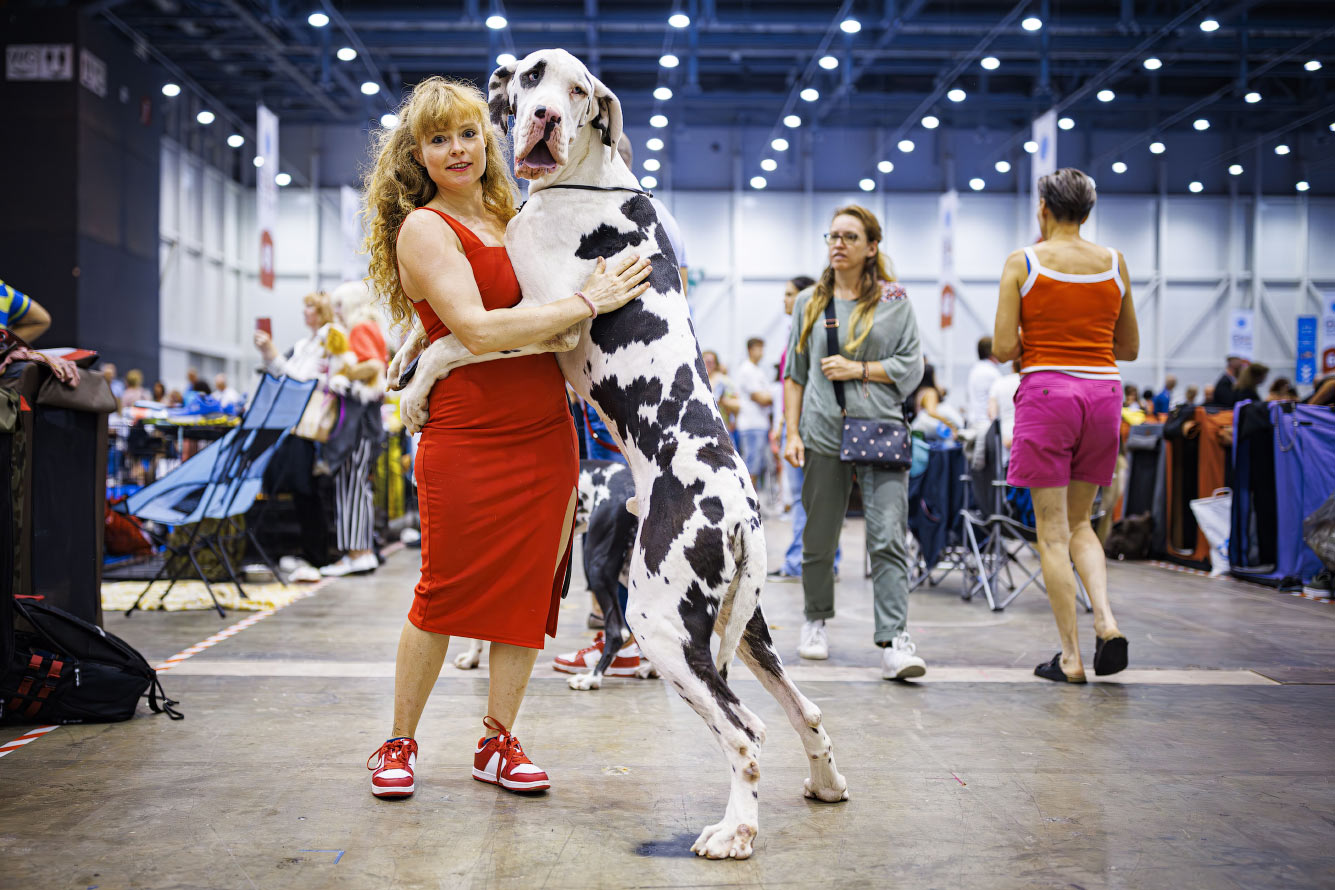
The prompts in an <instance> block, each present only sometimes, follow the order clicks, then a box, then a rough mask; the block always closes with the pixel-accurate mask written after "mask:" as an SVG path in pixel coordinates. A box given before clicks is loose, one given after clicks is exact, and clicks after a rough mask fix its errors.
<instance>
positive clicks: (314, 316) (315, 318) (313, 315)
mask: <svg viewBox="0 0 1335 890" xmlns="http://www.w3.org/2000/svg"><path fill="white" fill-rule="evenodd" d="M301 318H302V320H303V321H305V322H306V327H308V328H310V329H311V330H312V331H314V330H316V329H318V328H319V327H320V310H319V309H316V308H315V304H314V303H306V304H305V306H304V308H303V309H302V313H301Z"/></svg>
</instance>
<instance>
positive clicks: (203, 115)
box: [195, 109, 216, 127]
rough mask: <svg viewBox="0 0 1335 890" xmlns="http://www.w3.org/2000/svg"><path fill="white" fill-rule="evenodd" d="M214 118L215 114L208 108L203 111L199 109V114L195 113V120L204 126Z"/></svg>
mask: <svg viewBox="0 0 1335 890" xmlns="http://www.w3.org/2000/svg"><path fill="white" fill-rule="evenodd" d="M215 118H216V116H215V115H214V113H213V112H212V111H209V110H208V109H205V110H204V111H201V112H200V113H199V114H197V115H195V120H197V121H199V122H200V123H201V124H203V125H204V126H206V127H207V126H208V125H209V124H211V123H213V121H214V120H215Z"/></svg>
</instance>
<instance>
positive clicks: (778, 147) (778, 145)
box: [769, 136, 788, 151]
mask: <svg viewBox="0 0 1335 890" xmlns="http://www.w3.org/2000/svg"><path fill="white" fill-rule="evenodd" d="M769 147H770V148H772V149H774V150H775V151H787V150H788V140H787V139H784V138H783V137H782V136H780V137H779V138H778V139H771V140H770V143H769Z"/></svg>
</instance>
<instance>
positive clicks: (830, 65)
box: [820, 56, 839, 71]
mask: <svg viewBox="0 0 1335 890" xmlns="http://www.w3.org/2000/svg"><path fill="white" fill-rule="evenodd" d="M820 66H821V67H822V68H824V69H825V70H826V71H833V70H834V69H836V68H838V67H839V60H838V59H836V58H835V57H834V56H821V57H820Z"/></svg>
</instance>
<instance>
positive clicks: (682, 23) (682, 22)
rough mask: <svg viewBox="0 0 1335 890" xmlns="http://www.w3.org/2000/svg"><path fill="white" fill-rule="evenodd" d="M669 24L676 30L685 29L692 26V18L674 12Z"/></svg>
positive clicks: (669, 18)
mask: <svg viewBox="0 0 1335 890" xmlns="http://www.w3.org/2000/svg"><path fill="white" fill-rule="evenodd" d="M668 24H669V25H671V26H672V27H674V28H685V27H688V26H689V25H690V24H691V17H690V16H688V15H686V14H685V13H682V12H674V13H673V14H672V15H670V16H668Z"/></svg>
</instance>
